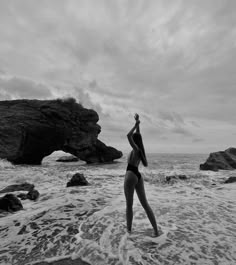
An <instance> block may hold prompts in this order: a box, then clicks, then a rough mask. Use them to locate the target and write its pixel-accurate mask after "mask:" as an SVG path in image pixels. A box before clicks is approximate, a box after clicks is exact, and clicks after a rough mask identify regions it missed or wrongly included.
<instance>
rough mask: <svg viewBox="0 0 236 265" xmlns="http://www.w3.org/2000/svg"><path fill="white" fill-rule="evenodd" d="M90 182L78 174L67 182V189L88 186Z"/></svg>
mask: <svg viewBox="0 0 236 265" xmlns="http://www.w3.org/2000/svg"><path fill="white" fill-rule="evenodd" d="M88 184H89V183H88V181H87V180H86V178H85V177H84V175H83V174H80V173H76V174H75V175H73V176H72V178H71V180H70V181H69V182H67V185H66V187H71V186H86V185H88Z"/></svg>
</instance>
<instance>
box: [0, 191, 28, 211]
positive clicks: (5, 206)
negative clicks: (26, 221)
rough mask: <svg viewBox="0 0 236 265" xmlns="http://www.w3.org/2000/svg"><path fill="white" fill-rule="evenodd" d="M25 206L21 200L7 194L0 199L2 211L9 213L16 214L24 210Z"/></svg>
mask: <svg viewBox="0 0 236 265" xmlns="http://www.w3.org/2000/svg"><path fill="white" fill-rule="evenodd" d="M22 209H23V206H22V204H21V202H20V200H19V199H18V198H17V197H16V196H15V195H14V194H11V193H10V194H6V195H5V196H3V197H1V198H0V210H2V211H7V212H15V211H19V210H22Z"/></svg>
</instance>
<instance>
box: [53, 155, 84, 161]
mask: <svg viewBox="0 0 236 265" xmlns="http://www.w3.org/2000/svg"><path fill="white" fill-rule="evenodd" d="M56 161H57V162H77V161H79V158H78V157H76V156H72V155H71V156H62V157H60V158H58V159H57V160H56Z"/></svg>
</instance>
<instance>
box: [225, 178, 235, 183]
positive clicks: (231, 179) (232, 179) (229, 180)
mask: <svg viewBox="0 0 236 265" xmlns="http://www.w3.org/2000/svg"><path fill="white" fill-rule="evenodd" d="M233 182H236V177H229V178H228V179H227V180H226V181H225V182H224V183H233Z"/></svg>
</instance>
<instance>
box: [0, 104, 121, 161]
mask: <svg viewBox="0 0 236 265" xmlns="http://www.w3.org/2000/svg"><path fill="white" fill-rule="evenodd" d="M98 119H99V117H98V114H97V113H96V112H95V111H94V110H90V109H86V108H84V107H82V106H81V105H80V104H78V103H76V102H75V100H74V99H66V100H61V99H57V100H11V101H0V158H6V159H7V160H9V161H11V162H13V163H15V164H41V161H42V159H43V158H44V157H45V156H48V155H50V154H51V153H52V152H54V151H57V150H62V151H64V152H67V153H71V154H72V155H74V156H77V157H78V158H79V159H81V160H84V161H86V162H88V163H91V162H111V161H113V160H114V159H118V158H120V157H121V156H122V153H121V152H120V151H118V150H116V149H115V148H112V147H107V146H106V145H105V144H103V143H102V142H100V141H99V140H98V139H97V137H98V134H99V133H100V131H101V128H100V126H99V125H98V124H97V122H98Z"/></svg>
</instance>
